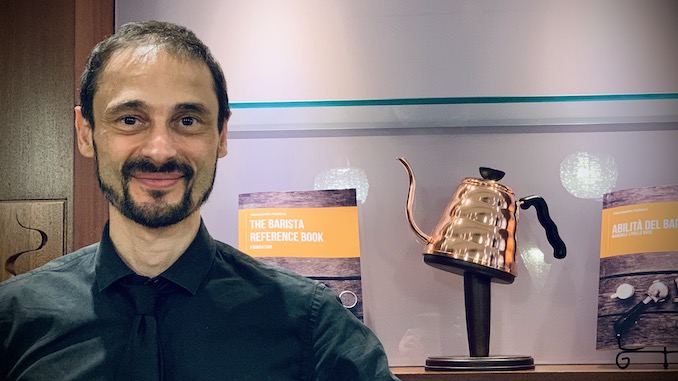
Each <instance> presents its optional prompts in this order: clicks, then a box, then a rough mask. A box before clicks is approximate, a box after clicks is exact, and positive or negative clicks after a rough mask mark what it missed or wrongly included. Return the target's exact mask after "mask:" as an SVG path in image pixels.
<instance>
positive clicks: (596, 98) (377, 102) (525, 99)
mask: <svg viewBox="0 0 678 381" xmlns="http://www.w3.org/2000/svg"><path fill="white" fill-rule="evenodd" d="M660 99H678V93H656V94H603V95H544V96H521V97H453V98H400V99H347V100H318V101H279V102H233V103H231V107H232V108H234V109H256V108H309V107H361V106H412V105H459V104H498V103H553V102H600V101H640V100H660Z"/></svg>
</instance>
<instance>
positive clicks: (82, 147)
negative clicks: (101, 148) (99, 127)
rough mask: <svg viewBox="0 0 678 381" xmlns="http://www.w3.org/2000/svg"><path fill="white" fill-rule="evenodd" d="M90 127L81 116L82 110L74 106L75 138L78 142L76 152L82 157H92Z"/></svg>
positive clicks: (92, 141)
mask: <svg viewBox="0 0 678 381" xmlns="http://www.w3.org/2000/svg"><path fill="white" fill-rule="evenodd" d="M92 134H93V131H92V126H91V125H90V124H89V121H87V119H86V118H85V117H84V116H83V115H82V108H81V107H80V106H75V137H76V139H77V141H78V150H79V151H80V154H81V155H82V156H84V157H94V140H93V138H92Z"/></svg>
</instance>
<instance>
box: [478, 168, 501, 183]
mask: <svg viewBox="0 0 678 381" xmlns="http://www.w3.org/2000/svg"><path fill="white" fill-rule="evenodd" d="M505 174H506V173H505V172H504V171H500V170H498V169H492V168H488V167H480V176H482V177H483V179H485V180H494V181H499V180H501V179H503V178H504V175H505Z"/></svg>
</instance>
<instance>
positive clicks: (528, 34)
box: [116, 0, 678, 365]
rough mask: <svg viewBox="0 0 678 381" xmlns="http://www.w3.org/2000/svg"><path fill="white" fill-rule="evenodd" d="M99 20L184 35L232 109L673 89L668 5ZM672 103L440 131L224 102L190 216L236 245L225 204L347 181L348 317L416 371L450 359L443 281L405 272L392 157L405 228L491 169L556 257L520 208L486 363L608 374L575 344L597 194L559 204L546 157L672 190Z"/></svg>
mask: <svg viewBox="0 0 678 381" xmlns="http://www.w3.org/2000/svg"><path fill="white" fill-rule="evenodd" d="M264 3H265V4H264ZM283 4H285V5H283ZM116 7H117V24H122V23H124V22H126V21H130V20H140V19H163V20H168V21H174V22H178V23H181V24H184V25H186V26H188V27H190V28H192V29H193V30H194V31H195V32H196V33H197V34H198V35H199V36H200V37H201V38H203V39H204V41H205V42H206V43H207V44H208V45H210V46H211V47H212V49H213V51H214V53H215V55H216V56H217V58H218V59H219V60H220V61H221V62H222V64H223V67H224V71H225V73H226V76H227V79H228V82H229V92H230V96H231V100H232V101H233V102H235V103H241V104H245V103H247V102H261V101H274V102H285V101H295V100H327V99H352V100H361V99H363V100H364V99H384V98H418V97H468V96H531V95H571V94H633V93H677V92H678V76H676V75H675V68H676V67H678V47H676V46H675V43H673V42H672V39H673V38H669V37H667V34H668V35H669V36H674V37H675V36H676V35H678V33H677V32H678V31H677V30H676V28H678V27H676V25H678V23H677V22H676V21H678V20H676V18H678V12H673V13H671V12H668V10H675V8H676V6H675V2H667V1H650V2H634V1H625V2H614V6H613V5H612V2H610V1H603V0H598V1H574V2H571V1H567V2H566V1H562V2H559V1H548V2H541V1H515V2H503V1H489V2H473V1H425V2H420V1H407V0H398V1H389V2H383V1H371V2H366V1H326V2H317V1H303V0H295V1H292V0H289V1H285V2H264V1H236V0H230V1H217V0H194V1H191V2H182V1H178V0H171V1H152V0H141V1H139V0H118V1H117V2H116ZM625 20H626V21H625ZM574 21H576V22H577V24H576V27H575V24H574ZM313 31H315V32H313ZM311 32H312V33H311ZM675 106H676V102H675V100H664V101H656V102H654V101H640V102H636V101H615V102H602V103H596V102H585V103H582V104H572V103H563V104H562V105H560V104H557V105H549V107H552V108H553V110H555V111H553V110H552V111H549V112H548V115H547V117H545V118H535V117H534V116H533V115H537V114H539V113H540V112H541V111H543V108H540V107H543V105H527V106H526V105H520V104H516V105H508V106H503V107H501V108H497V107H489V108H487V109H483V110H481V112H476V111H477V110H475V109H474V110H470V111H469V110H468V109H463V110H458V109H457V110H452V111H460V112H462V113H464V112H468V114H464V115H462V116H461V117H456V118H451V119H450V120H449V121H448V122H446V119H445V115H447V114H446V112H449V111H450V110H447V111H446V112H441V109H439V108H435V107H433V108H431V107H429V108H425V107H424V108H416V107H411V108H408V107H401V108H398V107H390V108H389V107H386V108H376V107H375V108H370V107H369V106H365V107H347V108H302V109H294V110H291V109H290V108H280V109H238V108H236V109H234V114H233V119H232V131H233V132H232V133H231V135H230V137H231V140H230V141H229V154H228V156H227V157H226V158H225V159H223V160H221V162H220V163H219V169H218V174H217V180H216V184H215V189H214V193H213V195H212V197H211V199H210V201H209V202H208V204H207V205H206V206H205V207H204V208H203V217H204V219H205V221H206V223H207V225H208V228H209V230H210V232H211V233H212V234H213V235H214V236H215V237H216V238H217V239H220V240H222V241H225V242H228V243H231V244H233V245H237V207H238V194H239V193H248V192H261V191H287V190H308V189H312V188H313V181H314V178H315V176H316V174H317V173H319V172H321V171H322V170H325V169H328V168H335V167H344V166H347V164H350V166H353V167H359V168H363V169H364V170H365V173H366V174H367V177H368V180H369V185H370V188H369V194H368V197H367V200H366V202H365V203H364V204H361V205H360V206H359V211H360V223H361V228H360V229H361V248H362V270H363V281H364V284H363V286H364V288H363V296H364V301H365V318H366V321H367V323H368V324H369V325H370V326H371V327H372V328H373V329H374V331H375V332H376V333H377V335H378V336H379V337H380V339H381V340H382V342H383V343H384V345H385V347H386V350H387V352H388V355H389V359H390V362H391V365H422V364H423V362H424V359H425V358H426V356H427V355H440V354H443V355H445V354H448V355H449V354H466V353H467V345H466V331H465V323H464V306H463V284H462V283H463V282H462V278H461V277H459V276H457V275H454V274H450V273H446V272H442V271H440V270H437V269H434V268H432V267H429V266H426V265H425V264H424V263H423V261H422V258H421V255H420V251H421V248H422V245H421V244H420V243H419V242H417V241H416V240H415V238H414V234H412V233H411V232H410V229H409V226H408V225H407V223H406V220H405V213H404V206H405V195H406V190H407V176H406V174H405V172H404V171H403V169H402V168H401V167H400V165H399V164H398V163H397V162H396V160H395V158H396V157H397V156H404V157H406V158H407V159H408V160H409V161H410V164H411V165H412V166H413V168H414V170H415V174H416V176H417V181H418V194H417V200H416V209H415V216H416V218H417V220H418V223H419V225H420V226H421V227H422V229H424V230H425V231H430V230H432V228H433V225H434V224H435V222H436V221H437V219H438V217H439V214H440V213H441V211H442V208H444V206H445V205H446V203H447V201H448V199H449V197H450V196H451V194H452V192H453V191H454V189H455V188H456V186H457V185H458V184H459V182H460V181H461V180H462V178H464V177H467V176H477V174H478V173H477V167H478V166H481V165H484V166H491V167H496V168H500V169H502V170H504V171H506V172H507V175H506V177H505V179H504V180H502V182H503V183H505V184H507V185H509V186H510V187H511V188H513V190H514V191H515V192H516V194H517V195H518V196H526V195H530V194H540V195H541V196H543V197H544V198H545V199H546V200H547V202H548V203H549V207H550V210H551V214H552V217H553V219H554V220H555V221H556V223H557V224H558V226H559V230H560V233H561V235H562V237H563V239H564V240H565V242H566V243H567V245H568V257H567V258H566V259H564V260H562V261H557V260H554V259H553V258H552V257H551V251H550V247H549V245H548V243H547V241H546V238H545V236H544V233H543V230H542V228H541V227H540V226H539V224H538V222H537V219H536V215H535V214H534V211H533V210H528V211H523V212H521V216H520V223H519V227H518V243H519V245H520V246H524V247H525V246H536V247H538V248H539V249H541V250H542V251H543V252H544V253H545V258H544V262H543V263H541V267H540V268H541V269H542V272H538V271H536V270H535V269H534V268H533V269H528V268H527V267H526V265H525V263H524V261H521V263H520V266H519V275H518V278H517V279H516V281H515V283H514V284H512V285H493V286H492V298H493V301H492V308H493V310H492V336H491V346H490V348H491V352H492V353H494V354H527V355H532V356H534V357H535V360H536V361H537V362H538V363H611V362H614V356H615V355H616V352H614V351H596V350H595V340H596V332H595V330H596V313H597V311H596V308H597V294H598V269H599V265H598V250H599V239H600V212H601V206H602V205H601V201H600V200H585V199H578V198H575V197H574V196H572V195H570V194H569V193H568V192H567V191H566V190H565V189H564V188H563V186H562V185H561V182H560V177H559V168H560V163H561V162H562V161H563V159H564V158H565V157H566V156H568V155H569V154H571V153H575V152H588V153H594V154H604V155H609V156H612V157H614V158H615V161H616V164H617V167H618V172H619V177H618V180H617V183H616V186H615V188H614V189H626V188H631V187H638V186H646V185H659V184H674V183H678V170H676V167H675V165H676V163H677V162H678V150H676V147H677V146H678V145H677V143H678V112H677V111H676V110H678V108H677V107H675ZM582 107H583V108H585V109H586V110H584V111H582V110H583V108H582ZM516 110H519V112H518V111H516ZM601 110H602V111H601ZM629 110H631V111H629ZM531 111H534V114H531V113H530V112H531ZM568 112H572V115H570V114H568ZM290 113H291V114H294V115H291V116H289V114H290ZM403 113H405V114H406V115H405V117H403ZM516 113H519V114H520V115H518V116H516V115H515V114H516ZM307 114H314V116H313V117H312V118H310V119H305V118H306V117H305V115H307ZM316 114H317V115H316ZM262 115H263V116H262ZM276 115H288V116H289V119H287V120H285V121H284V123H279V121H276V120H275V119H276ZM430 115H434V116H433V117H431V116H430ZM455 115H458V114H455ZM330 116H331V117H330ZM239 118H240V119H239ZM371 118H373V119H374V120H377V121H378V123H374V124H371V123H370V120H372V119H371ZM427 118H430V119H429V120H428V121H427ZM257 120H258V121H259V122H257ZM301 120H303V123H300V124H298V125H295V123H296V122H299V121H301ZM403 120H406V121H405V122H403ZM418 120H421V121H422V122H421V123H420V124H421V125H417V123H418ZM446 123H447V124H448V126H447V127H446ZM295 126H296V128H295ZM375 127H378V128H375ZM643 360H652V358H651V356H647V357H646V358H643V359H638V360H637V361H643ZM655 360H656V359H655ZM634 361H635V360H634Z"/></svg>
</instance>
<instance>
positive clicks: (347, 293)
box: [238, 189, 363, 320]
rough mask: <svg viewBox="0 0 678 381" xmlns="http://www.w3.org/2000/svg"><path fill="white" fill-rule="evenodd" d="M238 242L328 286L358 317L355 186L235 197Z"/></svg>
mask: <svg viewBox="0 0 678 381" xmlns="http://www.w3.org/2000/svg"><path fill="white" fill-rule="evenodd" d="M238 206H239V210H238V246H239V249H240V250H242V251H244V252H245V253H247V254H249V255H251V256H253V257H256V258H257V259H258V260H260V261H262V262H265V263H270V264H274V265H277V266H280V267H285V268H288V269H290V270H292V271H294V272H296V273H299V274H301V275H303V276H306V277H309V278H312V279H316V280H318V281H320V282H322V283H324V284H325V285H327V286H328V287H330V288H331V289H333V290H334V291H335V292H336V293H337V294H338V295H339V298H340V299H341V302H342V304H343V305H344V307H346V308H348V309H349V310H350V311H351V312H353V314H354V315H355V316H357V317H358V318H359V319H360V320H363V303H362V284H361V276H360V237H359V229H358V207H357V203H356V190H355V189H340V190H314V191H292V192H259V193H245V194H241V195H239V199H238Z"/></svg>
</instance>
